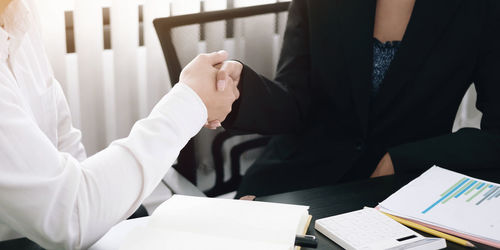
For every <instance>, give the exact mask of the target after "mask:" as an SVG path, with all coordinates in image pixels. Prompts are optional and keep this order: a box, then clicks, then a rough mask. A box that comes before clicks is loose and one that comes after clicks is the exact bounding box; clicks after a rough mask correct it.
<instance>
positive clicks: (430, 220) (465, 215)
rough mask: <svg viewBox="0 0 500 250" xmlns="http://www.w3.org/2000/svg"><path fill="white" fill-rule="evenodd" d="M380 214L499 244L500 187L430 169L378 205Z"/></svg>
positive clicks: (448, 172)
mask: <svg viewBox="0 0 500 250" xmlns="http://www.w3.org/2000/svg"><path fill="white" fill-rule="evenodd" d="M380 208H381V210H382V211H387V212H389V213H392V214H394V215H399V216H401V217H405V218H410V219H414V220H418V221H422V222H424V223H427V224H431V225H435V226H439V227H442V228H446V229H450V230H452V231H456V232H460V233H464V234H468V235H471V236H475V237H479V238H482V239H486V240H491V241H494V242H500V214H499V212H500V185H499V184H496V183H492V182H488V181H483V180H480V179H476V178H472V177H469V176H466V175H462V174H459V173H456V172H453V171H449V170H446V169H443V168H440V167H436V166H434V167H432V168H430V169H429V170H427V171H426V172H425V173H424V174H422V175H421V176H420V177H418V178H417V179H415V180H413V181H412V182H410V183H409V184H408V185H406V186H404V187H403V188H401V189H400V190H398V191H397V192H396V193H394V194H393V195H391V196H390V197H389V198H387V199H386V200H385V201H383V202H381V203H380Z"/></svg>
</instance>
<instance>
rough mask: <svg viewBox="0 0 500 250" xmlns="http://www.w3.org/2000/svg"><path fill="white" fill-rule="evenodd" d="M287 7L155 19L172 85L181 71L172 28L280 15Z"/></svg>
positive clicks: (249, 8) (282, 4) (281, 4)
mask: <svg viewBox="0 0 500 250" xmlns="http://www.w3.org/2000/svg"><path fill="white" fill-rule="evenodd" d="M289 5H290V3H289V2H281V3H274V4H266V5H258V6H252V7H243V8H236V9H226V10H219V11H211V12H202V13H197V14H189V15H182V16H173V17H166V18H158V19H155V20H154V21H153V23H154V26H155V28H156V32H157V34H158V37H159V39H160V44H161V46H162V49H163V54H164V56H165V61H166V63H167V67H168V71H169V76H170V80H171V82H172V84H175V83H177V82H178V81H179V74H180V73H181V71H182V65H181V60H180V59H179V56H178V54H177V50H176V46H175V45H174V34H173V32H172V31H173V29H174V28H177V27H181V26H188V25H193V24H204V23H210V22H216V21H221V20H231V19H236V18H244V17H251V16H258V15H265V14H270V13H280V12H284V11H287V10H288V7H289ZM268 25H269V24H268ZM259 45H262V43H259ZM233 56H234V55H233Z"/></svg>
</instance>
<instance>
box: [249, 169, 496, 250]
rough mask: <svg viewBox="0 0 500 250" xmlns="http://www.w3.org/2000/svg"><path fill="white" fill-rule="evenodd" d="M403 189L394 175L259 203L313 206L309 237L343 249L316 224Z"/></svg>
mask: <svg viewBox="0 0 500 250" xmlns="http://www.w3.org/2000/svg"><path fill="white" fill-rule="evenodd" d="M401 186H402V184H401V183H400V182H399V181H396V179H395V178H394V177H392V176H391V177H383V178H377V179H371V180H364V181H360V182H353V183H345V184H339V185H335V186H326V187H320V188H313V189H307V190H301V191H296V192H290V193H284V194H278V195H271V196H265V197H260V198H257V200H259V201H270V202H281V203H288V204H297V205H306V206H310V208H309V213H310V214H311V215H312V216H313V220H312V221H311V225H310V227H309V230H308V234H311V235H316V237H317V238H318V240H319V245H318V248H317V249H320V250H326V249H342V248H341V247H340V246H339V245H337V244H335V243H334V242H332V241H330V240H329V239H328V238H326V237H325V236H323V235H322V234H321V233H319V232H317V231H316V230H315V229H314V221H315V220H316V219H320V218H324V217H328V216H332V215H336V214H342V213H345V212H350V211H354V210H358V209H361V208H363V207H364V206H369V207H375V206H377V205H378V202H380V201H383V200H384V199H385V198H387V197H388V196H389V195H390V194H392V193H393V192H395V191H396V190H397V189H398V188H399V187H401ZM422 234H423V235H426V234H425V233H422ZM446 243H447V245H448V248H447V249H468V248H466V247H463V246H460V245H457V244H455V243H452V242H449V241H448V242H446ZM474 244H475V245H476V246H477V247H478V248H477V249H495V248H493V247H489V246H485V245H481V244H479V243H474ZM304 249H310V248H304Z"/></svg>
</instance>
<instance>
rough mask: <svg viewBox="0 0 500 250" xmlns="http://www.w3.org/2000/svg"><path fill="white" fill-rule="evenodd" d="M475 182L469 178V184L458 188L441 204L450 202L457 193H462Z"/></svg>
mask: <svg viewBox="0 0 500 250" xmlns="http://www.w3.org/2000/svg"><path fill="white" fill-rule="evenodd" d="M472 182H473V180H469V181H468V182H467V184H465V185H463V186H462V187H461V188H460V189H458V190H457V191H456V192H455V193H454V194H453V195H450V196H449V197H448V198H446V199H445V200H443V202H441V204H445V203H446V202H448V201H449V200H450V199H451V198H453V197H455V196H456V195H457V194H459V193H461V192H462V191H464V189H465V188H466V187H467V186H469V185H470V184H471V183H472Z"/></svg>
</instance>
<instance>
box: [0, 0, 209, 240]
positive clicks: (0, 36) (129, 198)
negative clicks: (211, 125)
mask: <svg viewBox="0 0 500 250" xmlns="http://www.w3.org/2000/svg"><path fill="white" fill-rule="evenodd" d="M0 24H2V26H3V27H4V28H1V29H0V114H1V119H0V240H7V239H12V238H16V237H28V238H30V239H31V240H33V241H35V242H37V243H38V244H40V245H41V246H42V247H44V248H49V249H80V248H86V247H88V246H90V245H92V244H93V243H94V242H95V241H97V240H98V239H99V238H100V237H101V236H102V235H104V234H105V233H106V232H107V231H108V230H109V229H110V228H111V227H112V226H113V225H115V224H116V223H118V222H119V221H121V220H123V219H125V218H127V217H128V216H130V215H131V214H132V213H133V212H134V211H135V210H136V209H137V207H138V206H139V205H140V204H141V202H142V200H143V199H144V198H145V197H146V196H148V195H149V194H150V193H151V192H152V191H153V189H154V188H155V187H156V186H157V184H158V183H159V182H160V180H161V179H162V177H163V176H164V175H165V174H166V172H167V171H168V169H169V168H170V166H171V164H172V163H173V162H174V160H175V159H176V158H177V155H178V153H179V151H180V150H181V149H182V148H183V147H184V146H185V144H186V143H187V142H188V140H189V139H190V138H191V137H192V136H194V135H195V134H196V133H197V132H198V131H199V130H200V129H201V127H202V126H203V124H204V123H205V122H206V120H207V110H206V107H205V106H204V104H203V102H202V101H201V99H200V98H199V96H198V95H197V94H196V93H195V92H194V91H193V90H192V89H190V88H189V87H188V86H187V85H184V84H177V85H176V87H174V88H173V89H172V90H171V91H170V92H169V93H168V94H167V95H166V96H165V97H163V99H162V100H161V101H160V102H159V103H158V104H157V105H156V107H155V108H154V109H153V111H152V112H151V114H150V115H149V116H148V117H147V118H146V119H143V120H140V121H138V122H137V123H136V124H135V125H134V127H133V128H132V131H131V132H130V135H129V136H128V137H127V138H125V139H122V140H118V141H115V142H113V143H112V144H111V145H110V146H109V147H108V148H106V149H105V150H103V151H101V152H99V153H97V154H96V155H94V156H92V157H90V158H88V159H87V158H86V156H85V151H84V148H83V145H82V143H81V141H80V139H81V135H80V131H78V130H77V129H75V128H73V126H72V122H71V116H70V112H69V109H68V105H67V102H66V99H65V97H64V94H63V92H62V89H61V87H60V85H59V83H58V82H57V81H56V80H55V79H54V76H53V73H52V70H51V67H50V65H49V63H48V60H47V57H46V55H45V52H44V49H43V46H42V42H41V39H40V37H39V32H38V30H37V25H35V24H36V22H34V21H33V15H32V13H30V7H29V5H28V4H27V3H26V2H24V0H14V1H13V2H12V3H11V4H10V5H9V7H8V8H7V10H6V11H5V12H4V13H3V14H2V15H1V16H0ZM103 129H104V128H103Z"/></svg>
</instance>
